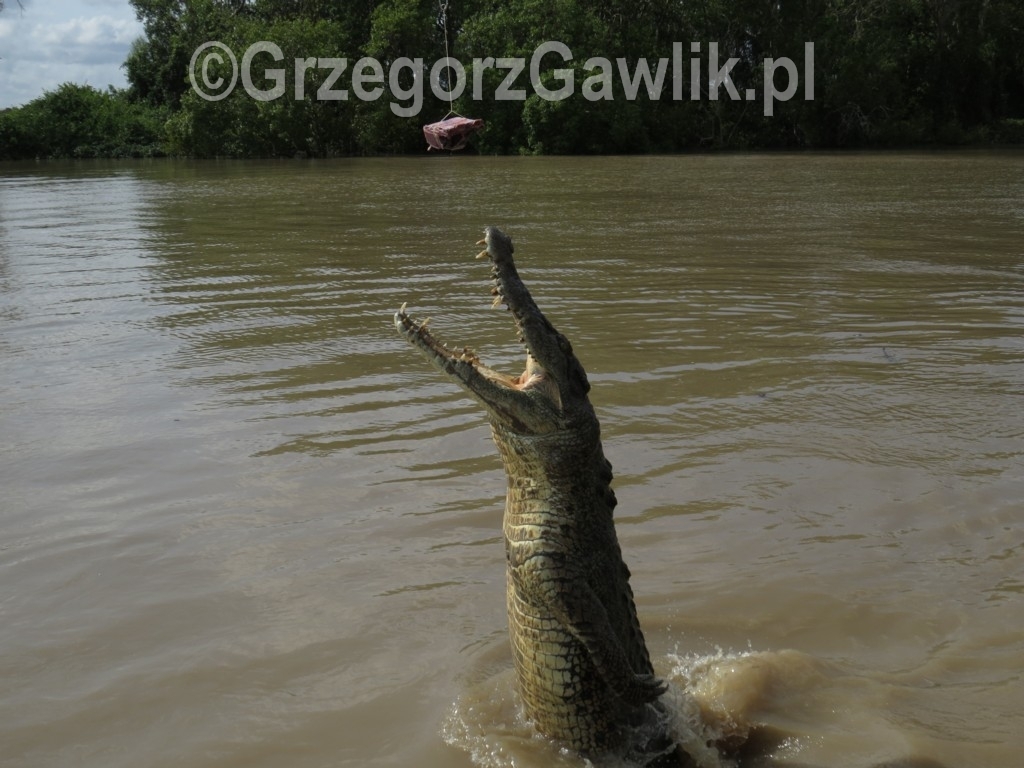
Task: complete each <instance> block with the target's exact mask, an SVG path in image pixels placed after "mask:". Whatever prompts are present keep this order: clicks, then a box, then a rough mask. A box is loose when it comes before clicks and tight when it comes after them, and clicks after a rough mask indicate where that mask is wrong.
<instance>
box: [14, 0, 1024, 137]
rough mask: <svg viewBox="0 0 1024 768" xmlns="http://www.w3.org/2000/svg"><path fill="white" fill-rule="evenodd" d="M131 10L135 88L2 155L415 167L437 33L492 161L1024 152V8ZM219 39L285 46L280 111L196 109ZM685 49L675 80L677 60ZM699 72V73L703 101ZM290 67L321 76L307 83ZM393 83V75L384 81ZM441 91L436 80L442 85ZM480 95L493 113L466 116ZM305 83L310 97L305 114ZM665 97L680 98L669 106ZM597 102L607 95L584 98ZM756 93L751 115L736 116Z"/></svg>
mask: <svg viewBox="0 0 1024 768" xmlns="http://www.w3.org/2000/svg"><path fill="white" fill-rule="evenodd" d="M131 2H132V5H133V6H134V7H135V9H136V12H137V14H138V16H139V19H140V20H141V21H142V23H143V26H144V30H145V36H144V37H143V38H141V39H139V40H138V41H136V43H135V44H134V45H133V47H132V49H131V51H130V53H129V55H128V59H127V61H126V62H125V66H126V70H127V73H128V80H129V83H130V87H129V89H128V90H127V91H125V92H111V93H100V92H97V91H94V90H92V89H89V88H83V87H79V86H71V85H64V86H61V88H59V89H58V90H57V91H55V92H52V93H47V94H46V95H44V96H43V97H41V98H40V99H37V100H36V101H33V102H31V103H30V104H28V105H26V106H25V107H22V108H19V109H15V110H8V111H6V112H3V113H0V156H6V157H14V156H22V157H24V156H38V155H49V156H65V155H71V156H82V155H89V154H146V153H150V152H153V151H154V150H155V148H157V147H162V148H163V149H164V150H165V151H168V152H170V153H174V154H184V155H194V156H200V157H208V156H232V157H254V156H259V157H266V156H292V155H296V154H304V155H311V156H332V155H348V154H368V153H382V152H384V153H392V152H394V153H397V152H422V151H423V150H424V144H423V140H422V135H421V133H420V128H421V126H422V124H423V123H425V122H432V121H434V120H437V119H440V118H441V117H443V116H444V115H445V114H446V113H447V112H448V109H449V104H448V102H447V101H445V100H443V99H439V98H437V97H436V96H435V95H434V94H433V93H432V92H431V89H430V87H429V86H427V85H426V80H427V77H428V73H429V70H430V67H431V65H432V64H433V62H435V61H436V60H438V59H441V58H442V57H443V56H444V55H445V37H446V34H447V38H448V46H449V50H450V53H451V55H452V56H453V57H455V58H457V59H458V60H459V61H461V62H462V64H463V65H464V66H465V68H466V72H465V80H466V83H467V87H466V89H465V91H464V93H463V94H462V95H461V97H459V98H458V100H457V101H456V102H455V109H456V110H457V111H458V112H460V113H462V114H465V115H467V116H473V117H480V118H483V119H484V120H485V121H486V123H487V127H486V128H485V130H484V131H483V132H482V133H481V134H479V135H478V137H477V138H476V139H475V140H474V144H475V146H476V147H478V149H479V150H480V151H481V152H487V153H521V152H527V153H620V152H648V151H651V152H654V151H657V152H670V151H678V150H685V149H694V148H750V147H765V148H797V147H816V148H830V147H868V146H906V145H919V144H959V143H989V142H1005V143H1022V142H1024V46H1021V45H1020V40H1021V39H1022V35H1024V4H1021V3H1020V2H1019V0H801V1H799V2H796V1H794V2H789V0H777V1H776V2H762V1H758V2H753V0H729V2H725V1H724V0H702V2H695V1H691V0H628V1H627V0H501V1H500V2H499V1H498V0H448V5H446V6H443V5H439V3H438V0H355V1H354V2H345V3H342V2H338V1H337V0H131ZM442 2H443V0H442ZM211 40H217V41H220V42H222V43H224V44H225V45H227V46H228V47H229V48H230V49H231V51H233V52H234V54H235V56H236V57H237V59H238V61H239V62H241V59H242V55H243V53H244V52H245V51H246V49H247V48H248V47H249V46H250V45H252V44H254V43H257V42H259V41H271V42H273V43H275V44H276V45H277V46H279V48H280V50H281V52H282V54H283V60H282V61H280V62H274V61H273V60H272V59H271V57H270V55H269V54H266V53H264V54H260V55H259V56H258V57H257V58H256V59H254V62H253V66H252V71H253V72H254V78H253V85H254V87H256V88H261V89H268V88H270V87H271V86H272V85H274V84H275V80H274V78H273V77H271V78H266V77H263V76H262V74H260V76H257V75H256V74H255V73H263V72H264V70H265V69H268V68H270V69H273V68H279V69H282V70H284V74H283V76H282V77H281V83H283V85H284V86H285V89H284V94H283V95H282V96H280V97H278V98H274V99H271V100H257V99H254V98H252V97H251V96H250V95H249V94H248V93H246V91H245V90H244V89H243V88H242V87H241V85H239V86H238V87H236V88H235V89H234V90H233V91H232V92H231V93H230V95H228V96H227V97H226V98H223V99H221V100H217V101H211V100H206V99H204V98H201V97H200V96H199V95H198V94H197V92H196V91H195V90H194V89H193V87H192V85H191V83H190V80H189V77H188V72H189V65H190V60H191V58H192V56H193V53H194V52H195V51H196V49H197V48H198V47H199V46H201V45H202V44H204V43H206V42H207V41H211ZM550 40H553V41H559V42H561V43H564V44H565V45H566V46H568V48H569V49H570V50H571V52H572V59H571V60H570V61H564V60H563V59H562V58H561V57H560V56H559V55H556V54H548V55H547V56H545V57H544V59H543V60H542V66H541V67H540V72H539V79H540V84H541V88H536V87H534V86H532V85H531V82H530V75H529V60H530V57H531V56H532V55H533V53H534V51H535V50H536V49H537V47H538V46H539V45H540V44H542V43H544V42H545V41H550ZM807 41H811V42H813V43H814V67H813V72H814V98H813V100H806V99H805V98H804V94H805V92H804V86H805V84H806V72H805V70H804V52H805V48H804V44H805V42H807ZM691 42H696V43H700V48H699V52H696V53H691V47H690V46H691ZM712 42H714V43H717V46H718V59H719V66H721V65H722V64H724V63H725V61H726V60H727V59H728V58H730V57H735V58H736V59H738V61H737V63H736V64H735V65H734V66H733V67H732V69H731V71H729V72H728V76H729V78H730V79H729V82H728V83H727V82H725V81H724V80H722V79H721V78H720V79H719V81H718V83H717V86H716V85H713V84H712V81H711V79H710V78H711V75H712V74H713V73H714V71H715V67H713V66H712V64H711V61H710V58H709V54H710V43H712ZM674 43H678V44H681V45H680V46H678V47H674V45H673V44H674ZM680 50H681V51H682V62H683V63H682V66H681V67H680V69H679V71H678V78H679V82H678V83H676V79H675V78H676V74H675V73H674V72H673V65H672V60H673V55H674V53H675V54H676V56H678V52H679V51H680ZM364 56H368V57H373V58H374V59H376V60H377V61H378V62H380V64H381V67H382V72H383V83H382V85H383V93H382V95H381V96H380V97H379V98H376V99H372V100H363V99H359V98H356V95H355V85H354V83H353V82H352V78H353V70H354V69H356V62H357V60H358V59H360V58H361V57H364ZM313 57H318V58H320V59H325V58H330V57H344V58H346V59H347V67H346V69H345V71H344V72H343V73H342V75H341V77H340V78H339V79H338V81H337V83H334V84H333V86H332V84H331V83H330V82H329V80H330V77H331V75H332V68H330V67H325V66H317V64H322V63H323V62H316V61H312V60H311V59H312V58H313ZM402 57H412V58H416V57H421V58H422V59H423V62H424V64H425V67H426V70H425V71H424V72H423V73H421V75H420V76H419V78H418V79H413V76H412V69H411V67H405V68H404V69H403V68H400V67H398V66H397V65H398V64H400V63H401V60H402ZM485 57H494V58H498V57H523V58H525V59H526V62H527V70H526V71H524V72H522V73H521V74H520V75H519V77H518V79H517V80H516V82H515V83H514V85H513V86H512V87H514V88H520V89H524V91H525V93H524V94H523V98H522V99H521V100H499V99H496V98H495V93H496V92H497V90H498V88H499V86H500V84H501V81H502V79H503V78H504V76H505V75H506V71H504V70H502V69H499V68H495V67H493V66H492V67H485V66H482V65H478V66H476V68H475V69H474V65H473V61H474V59H481V60H482V59H484V58H485ZM590 57H605V58H606V59H607V60H608V63H609V66H610V69H607V70H603V69H602V67H601V65H600V64H597V63H595V62H590V63H589V64H588V62H587V59H588V58H590ZM691 57H693V58H697V59H698V60H699V61H700V63H701V66H702V70H701V76H700V78H698V80H697V87H699V89H700V93H699V94H697V95H698V98H697V99H696V100H692V99H691V80H690V67H691V64H690V59H691ZM780 57H788V58H790V59H792V60H793V62H794V65H795V67H794V72H795V73H796V74H798V76H799V78H800V84H799V87H798V88H796V89H795V91H794V95H793V97H792V98H791V99H790V100H788V101H784V102H783V101H780V102H778V103H775V104H774V114H772V115H770V116H768V115H766V114H765V110H764V108H763V104H762V94H763V92H764V90H765V63H764V62H765V61H766V60H767V59H768V58H772V59H779V58H780ZM297 58H299V59H306V60H307V61H308V63H309V66H307V67H306V68H305V72H304V74H303V75H301V76H298V77H296V76H295V71H296V67H295V66H294V62H295V60H296V59H297ZM641 58H645V59H646V60H647V62H648V63H649V65H650V68H651V75H652V78H651V79H652V80H653V75H654V74H656V72H655V69H656V66H657V62H658V60H659V59H662V58H664V59H667V60H668V65H667V66H666V67H665V73H664V81H663V84H662V89H661V97H660V99H654V98H650V97H649V96H648V94H647V91H646V90H645V88H644V87H639V89H638V91H637V90H636V89H634V88H632V87H631V86H636V85H639V82H638V81H635V80H633V79H632V78H635V77H636V71H637V69H636V68H637V65H638V61H639V60H640V59H641ZM393 66H394V67H395V71H397V72H398V78H397V80H396V81H395V82H393V83H390V85H389V79H388V78H389V74H390V73H391V72H392V67H393ZM566 70H568V71H569V72H571V74H572V77H573V81H574V84H575V92H574V94H573V95H572V96H570V97H568V98H565V99H561V100H549V99H545V98H543V97H542V91H543V89H544V88H546V89H548V90H556V89H557V88H558V87H560V85H561V84H562V83H563V82H564V79H565V76H566V72H565V71H566ZM368 71H369V70H368ZM199 74H200V73H198V72H197V73H196V75H197V76H198V75H199ZM602 74H605V75H607V74H610V75H611V77H610V78H609V82H608V83H607V84H606V83H605V82H604V81H603V80H602V79H601V78H600V77H597V75H602ZM205 75H206V77H208V78H209V80H210V81H216V80H217V79H218V78H221V77H223V78H224V80H225V81H226V80H228V79H229V78H230V69H229V67H228V66H227V64H226V63H225V62H223V61H222V62H221V63H220V64H218V63H216V62H214V63H211V64H209V65H208V69H207V70H206V72H205ZM623 75H625V77H624V76H623ZM449 76H450V73H448V72H447V71H442V75H441V82H442V83H446V82H447V79H448V77H449ZM588 78H589V79H588ZM474 80H476V81H478V82H479V84H480V86H481V87H480V89H479V90H480V95H481V96H482V98H481V99H474V98H473V90H474V88H473V84H474ZM296 81H298V82H296ZM787 81H788V80H787V74H786V73H785V72H777V73H776V79H775V82H776V88H777V90H782V89H784V88H785V86H786V82H787ZM297 86H298V87H300V88H301V89H302V90H303V91H304V98H301V99H299V98H296V87H297ZM396 86H397V88H396ZM331 87H332V88H333V89H334V90H338V89H342V88H344V89H346V90H347V91H348V97H347V98H346V99H343V100H342V99H325V98H318V97H317V93H318V90H319V89H321V88H331ZM367 87H369V88H372V87H374V86H373V85H370V86H367ZM674 87H676V89H677V90H678V92H679V93H680V94H681V96H682V98H680V99H673V98H672V94H673V89H674ZM730 87H731V90H730ZM417 88H419V90H420V91H422V100H421V102H420V103H419V107H420V108H419V109H418V110H416V112H415V114H405V115H404V116H402V114H396V107H398V108H401V107H406V108H407V109H406V113H408V112H409V111H410V110H411V108H412V107H413V106H416V104H415V102H417V101H419V99H418V98H414V96H413V95H412V94H413V93H414V92H415V91H416V90H417ZM602 89H604V90H603V93H604V95H605V96H606V98H603V99H598V100H592V99H591V98H588V94H589V96H590V97H593V96H594V95H595V93H598V92H602ZM747 89H753V92H756V97H755V98H753V99H751V100H748V99H747V98H743V97H744V96H745V95H746V93H747ZM714 91H717V92H718V98H717V99H714V98H712V96H713V92H714ZM730 92H735V93H736V94H738V95H739V96H740V97H741V98H731V97H730ZM400 95H401V97H400ZM752 95H753V94H752ZM398 111H399V112H401V110H400V109H399V110H398Z"/></svg>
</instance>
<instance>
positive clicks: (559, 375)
mask: <svg viewBox="0 0 1024 768" xmlns="http://www.w3.org/2000/svg"><path fill="white" fill-rule="evenodd" d="M478 245H485V246H486V248H485V249H484V250H483V251H481V252H480V254H479V255H478V256H477V258H478V259H483V258H487V259H489V260H490V262H491V277H492V278H493V282H494V287H493V288H492V289H491V294H492V295H493V296H494V297H495V298H494V306H498V305H499V304H504V305H505V306H506V307H507V308H508V310H509V312H510V313H511V315H512V319H513V321H514V322H515V326H516V330H517V332H518V334H519V339H520V341H522V342H523V343H524V344H525V345H526V369H525V370H524V371H523V372H522V373H521V374H520V375H518V376H509V375H507V374H504V373H499V372H498V371H494V370H492V369H490V368H488V367H487V366H485V365H484V364H483V363H481V362H480V358H478V357H477V356H476V354H474V353H473V352H472V351H471V350H470V349H469V348H468V347H464V348H461V349H456V350H453V349H449V348H448V347H447V346H446V345H444V344H442V343H441V342H439V341H438V340H437V338H436V337H435V336H434V335H433V334H432V333H431V332H430V331H429V330H427V323H428V322H429V321H424V322H417V321H415V320H413V319H412V318H410V317H409V315H408V314H406V310H405V305H404V304H403V305H402V308H401V309H400V310H399V311H398V312H397V313H396V314H395V328H396V329H397V330H398V332H399V334H401V335H402V336H404V337H405V338H406V339H407V340H408V341H409V342H410V343H411V344H412V345H413V346H415V347H416V348H417V349H419V350H420V351H421V352H423V354H424V355H425V356H426V357H427V359H428V360H429V361H430V362H431V363H432V364H433V365H434V367H436V368H437V369H438V370H440V371H442V372H443V373H445V374H446V375H447V376H449V377H450V378H451V379H453V380H454V381H455V382H456V383H457V384H459V385H460V386H461V387H462V388H463V389H465V390H466V391H467V392H468V393H469V394H470V395H471V396H472V397H473V398H474V399H476V400H477V401H478V402H480V403H481V404H483V406H484V408H485V409H486V410H487V415H488V418H489V420H490V422H491V424H492V425H493V426H494V427H495V428H498V429H501V430H503V431H505V430H508V431H512V432H515V433H518V434H521V435H542V434H548V433H551V432H554V431H559V430H563V429H566V428H569V427H570V426H571V425H572V424H573V422H576V421H578V420H579V419H587V420H589V419H594V416H593V410H592V409H591V407H590V402H589V400H588V398H587V392H589V391H590V384H589V382H588V381H587V374H586V372H585V371H584V370H583V366H582V365H580V363H579V361H578V360H577V359H576V356H575V355H574V354H573V351H572V345H571V344H570V343H569V340H568V339H566V338H565V336H563V335H562V334H560V333H559V332H558V331H557V330H555V327H554V326H553V325H551V323H550V322H548V319H547V318H546V317H544V313H542V312H541V311H540V309H538V308H537V305H536V303H535V302H534V300H533V297H532V296H530V292H529V290H527V288H526V286H525V285H523V282H522V280H520V279H519V274H518V272H516V266H515V263H514V262H513V261H512V251H513V248H512V239H511V238H510V237H508V235H506V234H505V233H504V232H502V231H501V230H500V229H498V228H496V227H488V228H487V229H486V231H485V236H484V239H483V240H481V241H480V242H479V243H478Z"/></svg>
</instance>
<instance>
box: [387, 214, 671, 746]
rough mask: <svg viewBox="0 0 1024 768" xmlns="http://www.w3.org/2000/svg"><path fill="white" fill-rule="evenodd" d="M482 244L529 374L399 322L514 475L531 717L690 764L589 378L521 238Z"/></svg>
mask: <svg viewBox="0 0 1024 768" xmlns="http://www.w3.org/2000/svg"><path fill="white" fill-rule="evenodd" d="M478 245H486V249H485V250H484V251H482V252H481V253H480V254H479V256H478V257H477V258H489V259H490V261H491V266H492V277H493V278H494V288H493V289H492V291H491V293H492V294H493V295H494V297H495V300H494V304H495V306H498V305H499V304H502V303H504V304H505V305H506V306H507V308H508V310H510V311H511V314H512V318H513V320H514V321H515V325H516V329H517V331H518V332H519V337H520V340H521V341H523V342H524V343H525V344H526V349H527V355H526V370H525V371H524V372H523V373H522V374H521V375H519V376H507V375H505V374H502V373H498V372H497V371H493V370H491V369H490V368H487V367H486V366H484V365H483V364H482V363H481V362H480V359H479V358H478V357H477V356H476V355H475V354H474V353H473V352H472V351H471V350H469V349H468V348H462V349H460V350H454V351H453V350H450V349H448V347H447V346H445V345H443V344H441V343H440V342H439V341H438V340H437V339H436V338H435V336H434V335H433V334H431V332H430V331H429V330H427V321H424V322H416V321H414V320H413V319H411V318H410V317H409V315H408V314H407V313H406V308H405V305H403V306H402V309H401V310H399V312H398V313H397V314H396V315H395V327H396V328H397V330H398V332H399V333H400V334H401V335H402V336H404V337H405V338H406V339H407V340H408V341H409V342H410V343H412V344H413V346H415V347H416V348H417V349H419V350H420V351H421V352H423V354H424V355H425V356H426V357H427V359H428V360H429V361H430V362H431V363H432V364H433V365H434V366H435V367H436V368H438V369H439V370H440V371H442V372H443V373H445V374H447V375H448V376H449V377H450V378H451V379H453V380H454V381H455V382H456V383H457V384H459V385H460V386H462V387H463V389H465V390H466V391H467V392H468V393H469V394H470V395H471V396H472V397H473V398H474V399H475V400H477V401H478V402H480V403H481V404H482V405H483V406H484V409H485V410H486V412H487V418H488V420H489V422H490V425H491V433H492V435H493V437H494V442H495V443H496V444H497V447H498V451H499V453H500V454H501V458H502V461H503V463H504V466H505V473H506V475H507V476H508V489H507V495H506V502H505V515H504V522H503V529H504V534H505V553H506V560H507V582H508V591H507V600H508V622H509V633H510V635H511V639H512V651H513V656H514V661H515V669H516V678H517V682H518V685H519V690H520V693H521V697H522V701H523V705H524V709H525V712H526V715H527V717H528V718H529V719H530V720H531V721H532V722H533V723H534V725H535V726H536V728H537V729H538V730H539V731H540V732H541V733H543V734H545V735H546V736H548V737H550V738H552V739H554V740H555V741H556V742H558V743H559V744H560V745H561V746H565V747H568V748H570V749H573V750H575V751H577V752H578V753H580V754H582V755H583V756H586V757H597V756H601V755H607V754H614V755H619V756H622V757H625V758H626V759H628V760H630V761H636V762H639V763H642V764H644V765H658V766H670V765H671V766H685V765H688V764H690V760H689V758H688V757H687V755H686V754H685V753H684V752H683V751H682V749H681V748H680V747H678V746H677V745H676V744H675V743H674V742H673V740H672V738H671V736H670V735H669V729H668V723H667V715H666V712H665V710H664V707H663V705H662V703H661V702H660V701H659V697H660V696H661V695H662V693H664V691H665V685H664V683H662V682H661V681H660V680H659V679H658V678H657V677H656V676H655V674H654V669H653V667H652V666H651V660H650V656H649V654H648V651H647V646H646V644H645V642H644V636H643V632H642V631H641V629H640V624H639V622H638V620H637V614H636V606H635V604H634V601H633V592H632V590H631V589H630V586H629V570H628V569H627V568H626V565H625V563H623V561H622V553H621V550H620V548H619V542H618V539H617V537H616V535H615V527H614V524H613V522H612V511H613V510H614V508H615V503H616V501H615V494H614V492H613V491H612V488H611V480H612V469H611V464H610V463H609V462H608V460H607V459H606V458H605V456H604V451H603V450H602V447H601V435H600V425H599V424H598V420H597V416H596V415H595V413H594V409H593V407H592V406H591V404H590V400H589V398H588V397H587V393H588V392H589V390H590V384H589V383H588V381H587V375H586V372H585V371H584V370H583V366H582V365H581V364H580V362H579V361H578V360H577V359H576V356H575V355H574V354H573V351H572V346H571V345H570V344H569V341H568V339H566V338H565V336H563V335H562V334H561V333H559V332H558V331H557V330H555V328H554V326H552V325H551V323H550V322H548V320H547V318H546V317H545V316H544V314H543V313H542V312H541V311H540V309H538V308H537V305H536V304H535V303H534V301H533V298H532V297H531V296H530V292H529V291H528V290H527V288H526V286H525V285H523V283H522V281H521V280H520V279H519V275H518V273H517V272H516V268H515V264H514V263H513V261H512V250H513V249H512V241H511V239H510V238H509V237H508V236H507V235H505V234H504V233H503V232H501V231H500V230H499V229H496V228H494V227H488V228H487V230H486V233H485V238H484V240H481V241H480V243H478Z"/></svg>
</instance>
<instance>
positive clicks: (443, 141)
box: [423, 0, 484, 152]
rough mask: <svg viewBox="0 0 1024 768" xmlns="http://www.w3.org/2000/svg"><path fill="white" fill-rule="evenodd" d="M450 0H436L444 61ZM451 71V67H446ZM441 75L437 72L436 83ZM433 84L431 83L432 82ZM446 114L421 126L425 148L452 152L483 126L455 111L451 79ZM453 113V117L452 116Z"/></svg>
mask: <svg viewBox="0 0 1024 768" xmlns="http://www.w3.org/2000/svg"><path fill="white" fill-rule="evenodd" d="M449 2H451V0H443V2H442V0H437V8H438V10H439V11H440V12H441V28H442V29H443V30H444V58H445V63H447V62H449V61H451V52H450V51H449V48H448V3H449ZM446 69H447V70H448V71H449V72H451V71H452V67H446ZM440 78H441V75H440V73H438V84H440ZM432 85H433V84H432ZM448 107H449V109H448V114H447V115H445V116H444V117H442V118H441V119H440V120H439V121H438V122H436V123H430V124H429V125H424V126H423V138H424V139H425V140H426V142H427V149H428V150H431V149H436V150H439V151H446V152H454V151H456V150H459V149H462V148H463V147H465V146H466V142H467V141H469V137H470V136H471V135H472V134H474V133H476V132H477V131H479V130H480V129H481V128H483V127H484V121H483V120H473V119H470V118H468V117H463V116H462V115H460V114H459V113H458V112H456V111H455V99H454V98H453V97H452V83H451V79H449V81H448ZM452 115H455V117H452Z"/></svg>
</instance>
